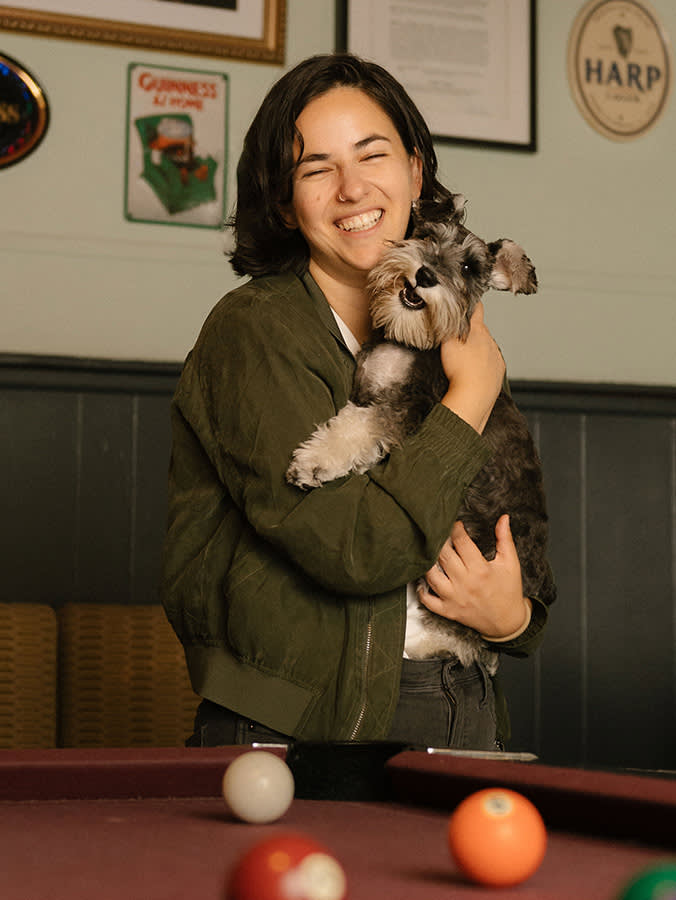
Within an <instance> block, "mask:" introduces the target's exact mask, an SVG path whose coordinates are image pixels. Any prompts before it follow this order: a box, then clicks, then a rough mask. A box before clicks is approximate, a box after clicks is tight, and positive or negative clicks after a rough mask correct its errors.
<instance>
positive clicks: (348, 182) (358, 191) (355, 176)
mask: <svg viewBox="0 0 676 900" xmlns="http://www.w3.org/2000/svg"><path fill="white" fill-rule="evenodd" d="M367 190H368V187H367V184H366V182H365V181H364V179H363V178H362V176H361V175H360V174H359V172H358V171H357V170H356V169H353V168H345V169H342V170H341V172H340V177H339V179H338V200H339V201H341V202H345V201H347V200H349V201H351V202H352V203H354V202H356V201H357V200H361V198H362V197H363V196H364V195H365V194H366V192H367Z"/></svg>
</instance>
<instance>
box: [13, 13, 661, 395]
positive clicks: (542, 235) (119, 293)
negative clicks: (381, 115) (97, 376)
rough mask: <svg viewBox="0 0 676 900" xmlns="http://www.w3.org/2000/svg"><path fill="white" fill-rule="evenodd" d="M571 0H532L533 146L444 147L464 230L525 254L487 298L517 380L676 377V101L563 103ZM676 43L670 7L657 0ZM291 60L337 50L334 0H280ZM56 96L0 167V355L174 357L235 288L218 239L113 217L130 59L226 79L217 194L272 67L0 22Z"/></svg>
mask: <svg viewBox="0 0 676 900" xmlns="http://www.w3.org/2000/svg"><path fill="white" fill-rule="evenodd" d="M582 5H583V2H582V0H556V2H554V0H539V2H538V7H539V11H538V51H539V52H538V68H539V73H538V74H539V101H538V119H539V128H538V131H539V149H538V152H537V153H536V154H521V153H514V152H503V151H495V150H488V149H484V148H482V149H477V148H467V147H460V146H459V145H451V144H439V145H438V148H437V149H438V153H439V158H440V164H441V172H442V176H443V178H444V180H445V181H446V183H447V184H448V185H449V186H450V187H451V188H453V189H455V190H461V191H462V192H463V193H465V194H466V195H467V197H468V198H469V201H470V207H469V220H468V224H469V225H470V227H471V228H473V229H474V230H475V231H477V233H479V234H481V235H482V236H484V237H486V238H494V237H500V236H503V235H508V236H511V237H514V238H516V239H517V240H519V241H520V242H521V243H522V244H523V245H524V247H526V249H527V251H528V252H529V255H530V256H531V257H532V259H533V260H534V262H535V263H536V266H537V269H538V275H539V279H540V284H541V289H540V292H539V293H538V295H537V296H536V297H534V298H528V299H526V298H521V297H519V298H512V297H511V296H507V295H503V294H497V293H493V294H491V295H490V296H489V298H488V299H487V310H488V319H489V322H490V324H491V326H492V328H493V331H494V333H495V334H496V337H497V339H498V341H499V342H500V344H501V346H502V347H503V350H504V352H505V356H506V358H507V362H508V368H509V372H510V375H511V377H512V378H534V379H561V380H571V381H604V382H636V383H645V384H668V385H673V384H676V348H675V341H674V336H675V335H676V303H674V300H675V296H674V294H675V292H674V288H673V286H672V279H671V269H672V256H673V255H674V252H675V251H674V247H675V246H676V240H675V237H676V234H675V231H676V229H675V227H674V219H673V206H674V199H675V193H676V192H675V191H674V186H675V182H676V179H675V178H674V175H673V168H674V147H676V112H675V111H674V103H675V102H676V99H675V97H674V96H672V98H671V102H670V104H669V107H668V109H667V112H666V113H665V115H664V117H663V118H662V120H661V121H660V122H659V123H658V125H657V126H656V127H655V128H654V129H653V130H652V131H651V132H650V133H649V134H648V135H646V136H644V137H643V138H640V139H638V140H636V141H633V142H629V143H620V144H617V143H614V142H612V141H609V140H607V139H606V138H603V137H602V136H601V135H599V134H597V133H596V132H595V131H593V130H592V129H591V127H590V126H589V125H587V124H586V122H585V121H584V120H583V119H582V116H581V115H580V114H579V112H578V111H577V107H576V106H575V105H574V102H573V100H572V98H571V96H570V91H569V88H568V83H567V79H566V44H567V40H568V34H569V32H570V28H571V25H572V22H573V20H574V18H575V15H576V14H577V12H578V10H579V9H580V7H581V6H582ZM652 5H653V8H654V9H655V10H656V11H657V13H658V15H659V16H660V18H661V20H662V22H663V24H664V25H665V27H666V29H667V31H668V33H669V34H670V35H671V36H672V38H674V37H676V8H675V7H674V6H673V4H672V2H671V0H653V2H652ZM287 7H288V16H287V54H286V66H287V67H289V66H291V65H293V64H294V63H295V62H297V61H298V60H300V59H302V58H303V57H305V56H308V55H310V54H312V53H317V52H325V51H328V50H331V49H332V48H333V40H334V0H287ZM0 51H2V52H4V53H7V54H9V55H10V56H13V57H15V58H16V59H18V60H19V61H20V62H21V63H23V64H24V65H25V66H26V67H27V68H28V69H30V70H31V71H32V72H33V73H34V75H35V76H36V77H37V79H38V80H39V81H40V83H41V84H42V86H43V87H44V89H45V91H46V92H47V95H48V98H49V102H50V108H51V126H50V129H49V131H48V133H47V136H46V138H45V140H44V141H43V143H42V145H41V146H40V147H39V148H38V150H37V151H36V152H35V153H34V154H32V155H31V156H30V157H28V158H27V159H26V160H25V161H23V162H21V163H19V164H17V165H14V166H11V167H9V168H8V169H4V170H0V213H1V215H0V352H9V353H37V354H62V355H74V356H83V357H108V358H119V359H145V360H181V359H183V357H184V356H185V354H186V352H187V351H188V350H189V348H190V346H191V345H192V343H193V341H194V339H195V336H196V334H197V332H198V330H199V327H200V325H201V323H202V321H203V319H204V317H205V315H206V314H207V312H208V311H209V309H210V308H211V307H212V306H213V304H214V303H215V302H216V301H217V300H218V298H219V297H220V296H221V295H222V294H223V293H224V292H225V291H227V290H228V289H229V288H230V287H232V286H233V285H234V284H235V283H236V280H235V278H234V276H233V275H232V272H231V271H230V268H229V265H228V263H227V260H226V259H225V258H224V257H223V254H222V245H223V235H222V234H221V233H220V232H218V231H211V230H205V229H195V228H175V227H167V226H164V225H147V224H138V223H129V222H127V221H126V220H125V218H124V215H123V191H124V155H125V107H126V77H127V65H128V63H130V62H143V63H146V64H152V65H160V66H161V65H171V66H180V67H184V68H194V69H198V70H211V71H215V72H225V73H227V75H228V76H229V79H230V118H229V135H230V137H229V160H230V167H229V169H230V171H229V175H228V197H229V200H230V201H232V200H233V199H234V169H235V165H236V160H237V157H238V155H239V149H240V146H241V141H242V138H243V135H244V132H245V130H246V127H247V125H248V122H249V120H250V118H251V116H252V115H253V113H254V111H255V109H256V107H257V106H258V104H259V102H260V100H261V98H262V96H263V94H264V93H265V92H266V90H267V88H268V87H269V85H270V84H271V83H272V82H273V81H274V80H275V79H276V78H277V77H278V76H279V75H280V74H281V71H282V69H281V68H280V67H275V66H269V65H260V64H252V63H244V62H237V61H232V60H219V59H214V58H209V57H204V56H199V57H197V56H195V57H193V56H183V55H178V54H166V53H159V52H155V51H143V50H130V49H125V48H119V47H110V46H103V45H96V44H85V43H76V42H69V41H63V40H51V39H45V38H33V37H30V36H28V35H22V34H19V33H18V32H2V33H0Z"/></svg>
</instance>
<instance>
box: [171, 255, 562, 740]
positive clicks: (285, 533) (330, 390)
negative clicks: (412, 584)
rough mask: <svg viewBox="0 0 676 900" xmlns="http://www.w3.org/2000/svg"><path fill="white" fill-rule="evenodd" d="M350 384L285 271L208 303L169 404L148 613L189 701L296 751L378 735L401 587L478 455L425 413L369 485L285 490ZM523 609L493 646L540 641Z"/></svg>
mask: <svg viewBox="0 0 676 900" xmlns="http://www.w3.org/2000/svg"><path fill="white" fill-rule="evenodd" d="M353 373H354V359H353V357H352V355H351V353H350V352H349V350H348V349H347V348H346V347H345V345H344V344H343V341H342V338H341V336H340V332H339V329H338V327H337V324H336V322H335V318H334V317H333V315H332V313H331V310H330V307H329V305H328V303H327V302H326V300H325V298H324V296H323V294H322V293H321V291H320V290H319V288H318V287H317V285H316V283H315V282H314V280H313V279H312V278H311V277H310V276H309V275H307V274H305V275H304V276H299V275H297V274H293V273H289V274H284V275H279V276H274V277H268V278H260V279H254V280H252V281H250V282H248V283H246V284H245V285H243V286H242V287H239V288H237V289H235V290H234V291H232V292H230V293H229V294H228V295H226V296H225V297H224V298H223V299H222V300H221V301H220V302H219V303H218V304H217V305H216V307H215V308H214V309H213V310H212V312H211V314H210V315H209V317H208V318H207V321H206V322H205V324H204V327H203V329H202V331H201V333H200V336H199V338H198V340H197V343H196V344H195V347H194V348H193V350H192V352H191V353H190V355H189V356H188V358H187V360H186V363H185V366H184V369H183V372H182V375H181V379H180V382H179V385H178V387H177V390H176V394H175V396H174V400H173V404H172V436H173V443H172V458H171V466H170V476H169V522H168V530H167V536H166V542H165V554H164V572H163V584H162V600H163V603H164V605H165V609H166V611H167V614H168V617H169V619H170V621H171V622H172V624H173V626H174V628H175V630H176V632H177V634H178V636H179V638H180V639H181V641H182V643H183V645H184V647H185V652H186V660H187V663H188V669H189V672H190V676H191V680H192V683H193V687H194V689H195V691H196V692H197V693H198V694H199V695H201V696H203V697H206V698H208V699H210V700H213V701H214V702H217V703H220V704H222V705H224V706H226V707H228V708H230V709H233V710H235V711H236V712H239V713H241V714H242V715H246V716H248V717H250V718H252V719H255V720H257V721H260V722H263V723H265V724H266V725H268V726H269V727H270V728H273V729H275V730H277V731H281V732H283V733H286V734H292V735H294V736H296V737H298V738H304V739H313V740H351V739H359V740H374V739H380V738H384V737H386V735H387V733H388V730H389V727H390V723H391V720H392V716H393V713H394V708H395V706H396V703H397V699H398V688H399V677H400V669H401V660H402V655H403V642H404V631H405V615H406V603H405V586H406V584H407V583H408V582H409V581H411V580H413V579H415V578H417V577H419V576H420V575H421V574H423V573H424V572H425V571H427V569H429V568H430V567H431V566H432V565H433V563H434V562H435V560H436V558H437V555H438V552H439V549H440V547H441V545H442V543H443V542H444V540H445V539H446V538H447V536H448V533H449V530H450V526H451V524H452V522H453V521H454V520H455V517H456V512H457V509H458V506H459V503H460V500H461V498H462V495H463V492H464V489H465V487H466V486H467V484H469V482H470V481H471V480H472V478H473V477H474V475H475V474H476V472H477V471H478V470H479V469H480V468H481V466H482V465H483V464H484V462H485V461H486V459H487V458H488V450H487V448H486V446H485V444H484V442H483V439H482V438H481V437H480V436H479V435H478V434H477V433H476V432H475V431H474V430H473V429H472V428H470V427H469V426H468V425H467V424H466V423H465V422H463V421H462V420H461V419H459V418H458V417H457V416H455V415H454V414H453V413H452V412H450V411H449V410H448V409H446V408H445V407H443V406H441V405H438V406H436V407H434V409H433V410H432V412H431V413H430V415H429V416H428V417H427V419H426V420H425V422H424V423H423V425H422V427H421V428H420V429H419V431H418V433H417V434H416V435H414V436H412V437H411V438H410V439H408V440H407V441H406V443H405V446H404V447H402V448H400V449H397V450H394V451H393V452H392V453H391V454H390V456H389V457H388V458H387V459H386V460H384V461H383V462H381V463H380V464H378V465H377V466H375V467H374V468H373V469H372V470H370V471H369V472H368V473H366V474H364V475H352V476H347V477H345V478H342V479H338V480H336V481H335V482H332V483H330V484H327V485H324V486H323V487H321V488H318V489H315V490H312V491H309V492H304V491H301V490H299V489H298V488H296V487H293V486H291V485H289V484H287V482H286V480H285V478H284V473H285V471H286V468H287V466H288V463H289V459H290V456H291V453H292V451H293V449H294V448H295V447H296V446H297V445H298V443H300V442H301V441H302V440H304V439H305V438H307V437H308V436H309V435H310V434H311V433H312V432H313V431H314V429H315V427H316V425H317V424H318V423H319V422H322V421H324V420H326V419H328V418H330V417H331V416H332V415H334V414H335V413H336V411H337V410H338V409H340V408H341V407H342V406H343V405H344V404H345V403H346V402H347V399H348V397H349V393H350V389H351V384H352V377H353ZM534 608H535V614H534V616H533V620H532V622H531V625H530V626H529V629H528V630H527V632H526V633H525V634H524V635H522V636H521V637H520V638H518V639H517V640H516V641H514V642H511V643H510V644H508V645H507V644H503V645H500V647H499V649H500V650H502V651H504V652H510V653H515V654H517V655H522V654H523V655H525V654H526V653H528V652H530V651H531V650H532V649H533V647H534V646H535V645H536V644H537V643H538V642H539V637H540V633H541V630H542V627H543V625H544V620H545V618H546V611H545V610H544V608H541V605H539V604H537V603H535V604H534ZM504 717H505V715H504V712H503V713H502V718H503V719H504ZM505 724H506V722H503V723H502V731H504V726H505Z"/></svg>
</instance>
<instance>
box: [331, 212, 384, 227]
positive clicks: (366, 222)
mask: <svg viewBox="0 0 676 900" xmlns="http://www.w3.org/2000/svg"><path fill="white" fill-rule="evenodd" d="M382 214H383V211H382V209H375V210H373V212H368V213H362V214H361V215H360V216H353V217H352V218H351V219H343V220H342V221H340V222H337V223H336V224H337V225H338V228H340V229H341V231H364V230H365V229H366V228H372V227H373V226H374V225H375V224H376V222H377V221H378V220H379V219H380V217H381V216H382Z"/></svg>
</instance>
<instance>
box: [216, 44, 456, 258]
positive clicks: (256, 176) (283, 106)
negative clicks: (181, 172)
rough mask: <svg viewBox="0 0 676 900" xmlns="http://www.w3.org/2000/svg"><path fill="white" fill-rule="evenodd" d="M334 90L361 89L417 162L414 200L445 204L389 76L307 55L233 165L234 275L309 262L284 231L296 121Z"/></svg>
mask: <svg viewBox="0 0 676 900" xmlns="http://www.w3.org/2000/svg"><path fill="white" fill-rule="evenodd" d="M334 87H355V88H359V89H360V90H361V91H363V92H364V93H365V94H367V95H368V96H369V97H370V98H371V99H372V100H374V101H375V102H376V103H377V104H378V105H379V106H380V107H381V108H382V109H383V110H384V111H385V112H386V113H387V115H388V116H389V117H390V119H391V120H392V123H393V124H394V127H395V128H396V130H397V132H398V133H399V136H400V137H401V140H402V143H403V145H404V147H405V149H406V152H407V153H408V154H409V155H412V154H413V153H417V154H418V156H419V157H420V158H421V160H422V170H423V184H422V191H421V195H420V199H421V200H422V201H423V202H425V201H434V200H443V199H446V198H447V197H449V196H450V192H449V191H448V190H447V189H446V188H445V187H444V186H443V185H442V184H441V183H440V182H439V181H438V180H437V177H436V175H437V157H436V153H435V152H434V147H433V144H432V137H431V135H430V132H429V129H428V127H427V125H426V123H425V120H424V119H423V117H422V115H421V114H420V112H419V110H418V108H417V107H416V105H415V103H414V102H413V101H412V100H411V98H410V97H409V96H408V94H407V93H406V91H405V90H404V88H403V87H402V86H401V85H400V84H399V82H398V81H397V80H396V78H394V77H393V76H392V75H390V73H389V72H388V71H387V70H386V69H384V68H382V66H379V65H377V64H376V63H373V62H368V61H366V60H363V59H360V58H359V57H357V56H353V55H352V54H350V53H335V54H327V55H322V56H312V57H310V58H309V59H306V60H304V61H303V62H301V63H299V64H298V65H297V66H295V67H294V68H293V69H291V70H290V71H289V72H287V73H286V74H285V75H283V76H282V78H280V79H279V81H277V82H276V83H275V84H274V85H273V86H272V88H271V89H270V91H269V92H268V94H267V96H266V97H265V99H264V100H263V103H262V104H261V106H260V109H259V110H258V112H257V113H256V116H255V118H254V120H253V122H252V123H251V126H250V128H249V130H248V132H247V134H246V137H245V139H244V148H243V150H242V155H241V157H240V160H239V164H238V166H237V206H236V208H235V212H234V214H233V216H232V217H231V219H230V220H229V221H228V223H227V224H228V225H229V226H230V227H231V228H232V229H233V231H234V250H233V251H232V252H231V253H230V262H231V264H232V267H233V269H234V270H235V272H236V273H237V274H238V275H252V276H258V275H271V274H276V273H279V272H284V271H287V270H290V269H294V270H297V269H299V268H302V267H303V266H307V263H308V262H309V255H310V254H309V250H308V246H307V244H306V242H305V239H304V238H303V236H302V234H301V233H300V231H298V229H290V228H288V227H287V225H286V224H285V222H284V219H283V217H282V212H281V210H282V209H283V208H284V207H285V206H287V205H288V204H289V203H290V202H291V198H292V193H293V174H294V168H295V161H294V140H296V139H297V140H299V141H300V143H301V148H302V137H301V136H300V134H299V133H298V131H297V129H296V120H297V119H298V116H299V115H300V114H301V112H302V111H303V110H304V109H305V107H306V106H307V104H308V103H309V102H310V101H311V100H314V99H315V98H316V97H319V96H321V95H322V94H325V93H326V92H327V91H329V90H331V88H334Z"/></svg>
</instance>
